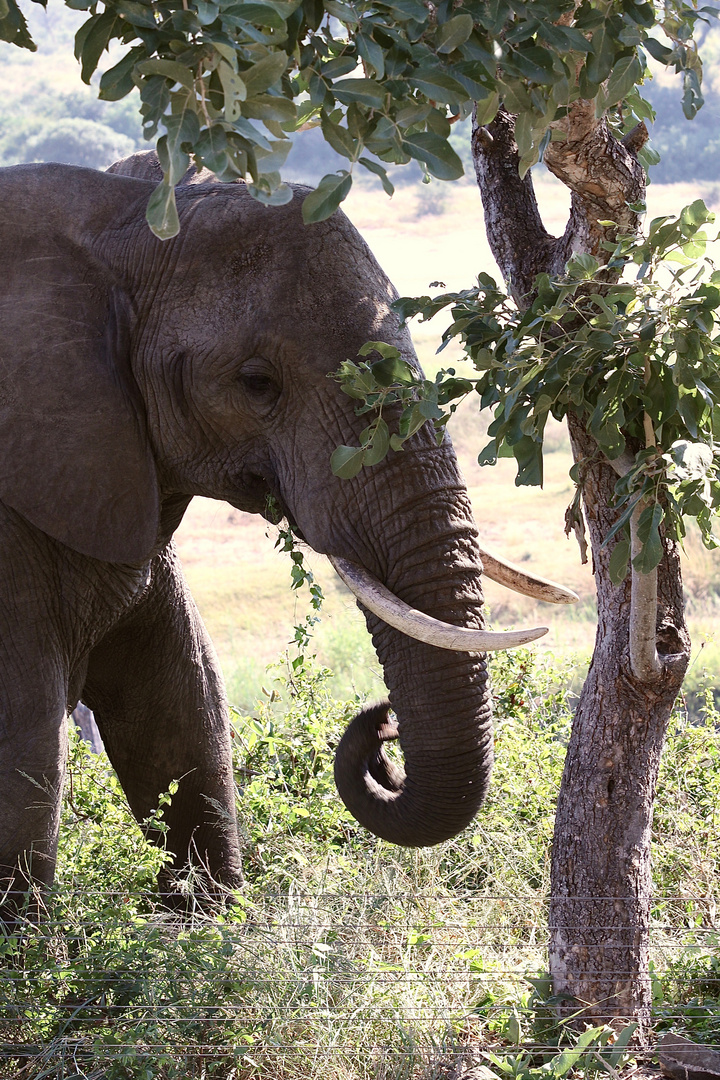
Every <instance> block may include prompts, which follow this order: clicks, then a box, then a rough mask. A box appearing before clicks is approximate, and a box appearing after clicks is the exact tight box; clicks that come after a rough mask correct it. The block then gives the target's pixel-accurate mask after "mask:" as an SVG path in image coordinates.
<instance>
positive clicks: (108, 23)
mask: <svg viewBox="0 0 720 1080" xmlns="http://www.w3.org/2000/svg"><path fill="white" fill-rule="evenodd" d="M118 21H119V20H118V18H117V16H116V15H115V13H114V12H111V11H103V12H102V14H100V15H93V16H91V18H89V19H88V20H87V22H84V23H83V24H82V26H81V27H80V29H79V30H78V32H77V34H76V35H75V56H76V58H77V59H78V60H80V61H81V63H82V68H81V72H80V78H81V79H82V81H83V82H84V83H87V84H88V85H89V84H90V76H91V75H92V74H93V72H94V71H95V69H96V68H97V66H98V62H99V60H100V57H101V56H102V54H103V51H104V50H105V49H106V48H107V46H108V43H109V41H110V38H111V37H112V36H113V31H114V30H115V24H116V23H117V22H118Z"/></svg>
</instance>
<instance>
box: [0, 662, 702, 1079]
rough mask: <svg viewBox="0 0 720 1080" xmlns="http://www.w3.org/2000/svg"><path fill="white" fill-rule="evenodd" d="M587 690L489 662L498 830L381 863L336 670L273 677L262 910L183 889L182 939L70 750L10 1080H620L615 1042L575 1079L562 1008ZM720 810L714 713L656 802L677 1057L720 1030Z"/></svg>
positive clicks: (255, 847)
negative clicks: (554, 951)
mask: <svg viewBox="0 0 720 1080" xmlns="http://www.w3.org/2000/svg"><path fill="white" fill-rule="evenodd" d="M568 674H569V671H568V667H567V666H564V667H561V668H558V667H557V666H554V665H552V664H550V663H549V662H548V659H547V658H546V657H544V656H541V655H538V654H537V653H532V652H530V651H528V650H521V651H519V652H516V653H514V654H512V655H508V656H505V657H499V658H497V659H496V660H495V661H494V662H493V678H494V682H495V687H496V695H497V699H498V706H499V713H500V715H501V716H502V717H503V719H502V721H501V722H500V723H499V724H498V730H497V736H496V756H497V765H496V773H495V781H494V785H493V787H492V791H491V795H490V797H489V800H488V804H487V806H486V807H485V808H484V810H483V811H482V812H481V813H480V815H479V816H478V818H477V819H476V820H475V822H474V823H473V824H472V826H470V827H469V828H468V829H467V830H466V831H465V833H463V834H462V835H461V836H459V837H457V838H456V839H455V840H453V841H450V842H448V843H446V844H442V845H439V846H438V847H436V848H432V849H420V850H414V851H413V850H403V849H399V848H394V847H392V846H390V845H387V844H385V843H384V842H383V841H380V840H377V839H375V838H374V837H371V836H370V835H369V834H367V833H366V832H365V831H364V830H362V829H361V828H360V827H359V826H358V825H357V824H356V822H354V820H353V819H352V818H351V817H350V816H349V814H347V812H346V811H345V810H344V808H343V807H342V805H341V803H340V802H339V800H338V799H337V796H336V794H335V791H334V784H333V779H332V754H333V749H334V746H335V745H336V743H337V740H338V738H339V735H340V732H341V731H342V730H343V728H344V726H345V724H346V723H347V720H348V718H349V716H350V715H351V714H352V712H353V710H354V709H355V708H356V707H357V703H356V702H355V701H349V702H338V701H337V700H336V699H335V698H334V697H333V696H332V695H331V694H330V693H329V678H330V676H329V673H328V672H326V671H322V670H321V669H318V668H317V667H311V666H308V665H304V666H300V667H299V668H297V669H293V667H292V666H285V665H280V666H279V667H276V668H275V669H274V670H271V671H270V672H269V673H267V675H266V681H267V684H268V686H267V689H268V690H269V691H270V694H269V695H266V696H265V700H264V703H262V704H261V703H258V704H257V705H256V707H255V708H254V709H253V711H252V713H249V714H247V713H238V714H237V715H236V717H235V733H236V735H235V740H234V745H235V750H236V779H237V788H238V811H239V820H240V832H241V837H242V845H243V868H244V875H245V880H244V883H243V886H242V889H241V890H240V892H239V893H238V894H237V895H235V896H234V897H232V898H231V900H232V902H231V903H230V906H229V907H227V908H223V909H222V910H218V909H215V910H210V911H209V912H208V911H205V910H203V908H202V906H200V902H201V901H202V895H201V892H200V891H199V889H198V888H197V886H193V884H192V882H190V881H188V882H186V884H185V888H186V891H187V894H188V897H189V898H192V897H195V899H196V900H197V901H198V907H197V908H196V909H195V910H194V912H192V913H191V915H190V916H189V917H188V918H187V919H185V920H184V921H179V920H178V919H177V917H176V916H173V915H171V914H169V913H167V912H165V911H164V910H163V909H162V908H161V907H160V906H159V905H158V904H157V901H156V898H155V896H154V891H153V889H154V887H153V879H154V876H155V874H156V872H157V870H158V869H159V867H160V866H161V864H162V862H163V854H162V852H161V851H158V850H157V849H155V848H153V847H151V846H150V845H149V844H147V843H146V842H145V840H144V839H143V836H142V833H141V831H140V829H138V827H137V826H136V825H135V824H134V822H133V821H132V819H131V817H130V815H129V812H128V810H127V806H126V804H125V801H124V798H123V797H122V794H121V792H120V789H119V787H118V784H117V781H116V780H115V778H114V776H113V774H112V772H111V770H110V769H109V766H108V763H107V761H106V759H105V758H104V757H102V756H101V757H93V756H92V755H90V754H88V753H87V751H86V749H85V748H84V747H83V745H82V744H80V743H78V742H77V741H76V740H75V739H73V741H72V748H71V761H70V773H71V777H72V781H71V783H70V784H69V785H68V788H67V791H66V798H65V803H64V808H63V824H62V832H61V849H60V856H59V866H58V876H57V883H56V886H55V888H54V890H53V892H52V894H51V896H50V897H49V898H48V901H47V918H46V920H45V921H44V922H43V923H41V924H40V925H32V924H27V925H25V926H24V927H22V928H20V929H19V930H18V932H16V933H15V934H10V935H8V936H7V938H6V939H5V941H4V942H2V941H0V953H2V955H3V961H2V962H3V978H2V980H1V981H0V1076H3V1077H18V1078H20V1077H22V1078H28V1080H40V1078H41V1077H42V1078H44V1077H52V1078H55V1080H61V1078H63V1080H69V1078H70V1077H73V1078H78V1080H79V1078H80V1077H88V1078H93V1080H100V1078H101V1077H102V1078H103V1080H150V1078H153V1080H155V1078H157V1080H166V1078H167V1080H175V1078H178V1080H179V1078H181V1077H182V1078H185V1077H198V1078H200V1077H207V1078H209V1077H219V1078H222V1080H260V1078H262V1080H274V1078H276V1077H277V1078H283V1080H321V1078H323V1080H324V1078H326V1077H327V1076H328V1075H332V1076H333V1077H334V1078H335V1077H336V1078H337V1080H398V1078H407V1080H441V1078H442V1080H454V1078H456V1077H457V1075H458V1070H459V1069H460V1067H461V1064H463V1063H464V1065H465V1066H468V1065H470V1064H475V1065H478V1064H482V1065H484V1066H485V1068H489V1070H490V1073H492V1075H490V1073H483V1076H484V1077H485V1080H493V1078H497V1080H504V1077H505V1076H510V1075H516V1076H518V1077H521V1078H523V1080H535V1078H536V1077H537V1080H542V1078H543V1077H547V1075H548V1072H549V1073H550V1074H551V1075H552V1076H554V1077H555V1078H556V1080H561V1078H562V1077H563V1076H565V1075H567V1074H569V1073H570V1071H571V1070H572V1072H573V1075H575V1076H578V1077H591V1076H594V1075H605V1073H606V1072H607V1069H606V1068H605V1066H603V1065H602V1063H601V1062H598V1060H597V1055H598V1054H604V1053H606V1052H607V1053H611V1052H613V1053H615V1054H616V1055H617V1060H616V1061H615V1059H614V1058H613V1059H612V1060H613V1061H615V1065H613V1067H615V1066H621V1065H622V1062H623V1061H624V1060H625V1058H626V1056H627V1055H626V1054H625V1053H624V1051H622V1047H621V1046H620V1045H617V1046H616V1047H615V1049H614V1050H613V1048H612V1046H611V1045H610V1044H609V1043H607V1040H608V1034H609V1033H608V1032H607V1031H605V1032H603V1031H598V1032H596V1033H594V1034H593V1035H592V1036H591V1037H590V1049H588V1050H587V1052H583V1051H582V1047H580V1048H579V1050H578V1052H577V1054H576V1058H577V1060H575V1059H573V1055H572V1054H571V1055H569V1057H566V1058H563V1059H562V1061H561V1060H560V1056H559V1055H560V1051H561V1050H562V1046H565V1048H566V1049H568V1048H569V1046H570V1045H571V1043H572V1040H571V1039H570V1040H569V1041H568V1039H569V1037H568V1035H567V1033H564V1032H563V1031H562V1030H561V1029H558V1028H557V1027H555V1026H553V1024H552V1023H550V1021H549V1014H548V1008H547V1006H546V1004H545V1002H546V1000H547V996H548V993H549V987H548V984H547V980H546V979H545V977H544V976H543V974H542V973H543V971H544V969H545V966H546V955H545V938H546V919H547V910H546V906H547V895H548V866H549V850H550V843H551V837H552V824H553V807H554V803H555V795H556V792H557V787H558V784H559V779H560V774H561V770H562V764H563V756H564V749H565V744H566V740H567V736H568V731H569V724H570V717H571V709H572V695H571V694H570V693H569V691H568V690H567V683H568ZM271 697H272V698H273V700H271ZM719 787H720V714H718V712H717V711H716V710H715V707H714V703H713V701H712V696H711V695H709V696H708V697H707V700H706V705H705V711H704V713H703V714H702V716H701V718H700V721H699V722H697V723H693V724H690V723H688V720H687V716H686V714H685V713H684V712H683V711H682V709H679V710H678V711H677V712H676V715H675V717H674V721H673V726H672V731H671V737H670V739H669V743H668V752H667V755H666V758H665V763H664V765H663V771H662V775H661V780H660V784H659V789H658V802H657V811H656V818H655V827H654V833H653V847H654V860H655V865H656V868H657V871H656V872H657V896H656V899H655V902H654V905H653V912H652V920H653V921H652V954H653V963H654V979H655V990H656V997H657V1001H656V1010H655V1012H656V1025H657V1030H658V1032H662V1031H663V1030H665V1029H667V1028H670V1027H672V1029H673V1030H680V1031H684V1032H686V1033H687V1034H689V1035H690V1036H691V1037H693V1038H707V1039H713V1038H716V1037H717V1033H718V1029H719V1028H720V1020H719V1019H718V1018H719V1017H720V1000H719V999H720V993H719V992H718V964H717V960H716V957H715V951H714V950H715V944H716V941H715V938H716V931H715V929H714V912H715V907H716V905H717V901H718V893H717V881H718V871H719V870H720V865H718V863H719V861H720V814H718V812H717V809H716V808H717V806H718V802H719V800H718V796H719V795H720V791H719V790H718V789H719ZM158 820H161V817H160V818H159V819H158ZM191 907H192V905H191ZM559 1044H561V1045H559ZM3 1055H4V1056H3ZM571 1059H572V1060H571ZM609 1063H612V1062H609Z"/></svg>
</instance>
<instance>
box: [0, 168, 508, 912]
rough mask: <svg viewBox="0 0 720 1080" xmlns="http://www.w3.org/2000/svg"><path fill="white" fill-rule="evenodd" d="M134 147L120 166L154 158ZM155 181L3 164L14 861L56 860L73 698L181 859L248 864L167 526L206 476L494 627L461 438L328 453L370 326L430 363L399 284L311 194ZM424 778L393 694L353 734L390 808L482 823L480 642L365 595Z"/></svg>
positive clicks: (413, 831)
mask: <svg viewBox="0 0 720 1080" xmlns="http://www.w3.org/2000/svg"><path fill="white" fill-rule="evenodd" d="M153 161H154V159H152V160H151V159H148V157H147V156H145V155H141V156H140V157H139V158H137V159H130V160H129V161H128V162H127V163H121V165H120V166H119V168H122V169H125V170H126V171H129V172H133V171H134V172H136V173H138V172H139V173H140V174H141V175H143V174H144V175H146V176H147V175H150V176H152V170H153V168H156V165H155V164H153ZM152 187H153V184H152V183H151V181H150V180H149V179H138V178H137V177H129V176H126V175H107V174H102V173H97V172H93V171H90V170H85V169H81V168H75V167H72V166H61V165H27V166H17V167H14V168H10V169H4V170H0V189H1V195H2V198H1V200H0V205H1V206H2V224H1V226H0V229H1V231H2V236H1V243H2V250H3V251H4V252H5V253H6V261H5V265H4V280H3V286H2V287H3V290H4V292H3V304H2V308H1V309H0V310H1V312H2V315H1V319H2V326H1V332H0V359H1V364H0V436H1V438H0V446H1V447H2V453H1V455H0V498H1V499H2V501H1V502H0V550H1V554H0V558H1V559H2V573H0V627H1V629H2V635H1V636H2V658H1V660H0V700H1V702H2V734H1V738H0V877H2V879H3V880H4V881H5V884H6V886H8V885H9V884H10V885H12V888H13V889H14V890H15V893H13V894H12V895H10V896H9V897H8V898H7V899H8V904H10V903H11V902H12V900H13V896H14V895H16V894H17V893H18V892H19V891H21V890H22V889H24V888H25V887H26V885H27V881H28V879H32V880H34V881H35V882H38V883H40V884H42V883H49V882H50V881H51V880H52V876H53V871H54V862H55V851H56V845H57V833H58V814H59V809H58V806H59V797H60V793H61V789H62V783H63V772H64V763H65V755H66V721H65V717H66V713H67V711H68V709H72V708H73V706H74V705H75V704H76V702H77V701H78V699H79V698H81V697H82V700H83V701H84V702H86V704H87V705H88V706H90V708H92V709H93V711H94V713H95V716H96V719H97V723H98V726H99V729H100V732H101V735H102V738H103V741H104V743H105V747H106V749H107V752H108V754H109V756H110V759H111V761H112V763H113V765H114V766H115V768H116V770H117V772H118V775H119V778H120V781H121V783H122V785H123V788H124V790H125V792H126V794H127V797H128V800H129V803H130V806H131V807H132V810H133V813H134V814H135V815H136V817H137V818H138V819H139V820H142V819H143V818H145V817H146V816H147V815H148V814H150V812H151V811H152V810H153V809H154V808H155V806H156V802H157V797H158V794H159V793H160V792H162V791H165V790H166V789H167V788H168V785H169V783H170V781H171V780H173V779H177V778H182V779H181V781H180V786H179V790H178V793H177V795H176V796H175V797H174V799H173V801H172V805H171V807H170V808H169V809H168V810H167V811H166V820H167V822H168V825H169V832H168V835H167V844H168V848H169V850H170V851H171V852H172V853H173V857H174V866H175V867H176V868H180V867H182V866H184V865H185V864H187V863H188V862H190V863H195V864H197V865H199V866H201V867H202V868H204V869H205V871H206V872H207V873H208V874H209V875H210V876H211V878H213V879H215V880H216V881H217V882H219V883H221V884H222V885H228V886H233V885H235V884H236V883H237V882H238V881H239V879H240V857H239V850H238V842H237V835H236V827H235V810H234V799H233V782H232V773H231V755H230V738H229V726H228V711H227V703H226V698H225V693H224V690H223V684H222V678H221V675H220V671H219V667H218V663H217V659H216V656H215V653H214V651H213V648H212V644H211V642H210V641H209V639H208V636H207V633H206V631H205V628H204V626H203V624H202V621H201V619H200V617H199V615H198V612H197V610H196V608H195V605H194V603H193V600H192V598H191V596H190V594H189V592H188V589H187V586H186V584H185V581H184V578H183V575H182V570H181V568H180V565H179V563H178V560H177V557H176V555H175V551H174V548H173V544H172V539H171V538H172V534H173V532H174V530H175V529H176V528H177V526H178V524H179V522H180V520H181V519H182V516H183V513H184V511H185V509H186V507H187V505H188V503H189V501H190V499H191V498H192V496H193V495H204V496H209V497H210V498H214V499H224V500H227V501H228V502H229V503H231V504H232V505H233V506H235V507H238V508H239V509H241V510H246V511H250V512H253V513H261V514H262V513H263V512H264V511H266V500H267V496H268V495H270V494H272V495H273V496H274V497H275V499H276V500H277V501H278V503H279V504H280V506H281V507H282V508H283V510H284V511H285V512H286V513H287V514H288V516H289V518H290V519H291V520H292V521H293V522H294V523H295V525H296V527H297V528H298V529H299V530H300V532H301V534H302V535H303V537H304V538H305V539H306V541H307V543H308V544H309V545H310V546H311V547H313V548H314V549H315V550H316V551H318V552H323V553H329V554H334V555H338V556H341V557H343V558H346V559H351V560H354V561H355V562H358V563H360V564H362V565H364V566H365V567H366V568H367V569H368V570H369V571H370V572H371V573H372V574H374V575H375V576H376V577H377V578H379V580H380V581H382V582H384V583H385V584H386V585H387V586H388V587H389V588H390V589H392V590H393V591H394V592H395V593H396V594H397V595H398V596H399V597H400V598H401V599H403V600H404V601H406V602H407V603H409V604H412V605H413V606H416V607H418V608H420V609H421V610H423V611H426V612H428V613H429V614H431V615H434V616H436V617H438V618H440V619H444V620H446V621H447V622H451V623H455V624H462V625H467V626H474V627H479V626H481V625H482V613H481V606H482V591H481V582H480V570H481V566H480V559H479V556H478V551H477V541H476V532H475V528H474V525H473V522H472V518H471V513H470V507H469V502H468V497H467V493H466V490H465V487H464V485H463V483H462V480H461V478H460V476H459V474H458V468H457V463H456V460H455V456H454V454H453V451H452V448H451V446H450V445H449V442H447V441H446V442H445V444H444V445H443V446H442V447H441V448H439V449H438V448H437V446H436V444H435V440H434V437H433V435H432V433H431V432H430V431H427V430H424V431H421V432H420V433H419V434H418V435H417V436H416V437H415V438H414V439H413V440H412V442H411V443H410V444H408V446H407V448H406V449H405V451H404V452H403V453H400V454H391V455H390V456H389V457H388V458H387V459H386V460H385V461H384V462H382V463H381V464H380V465H378V466H375V467H374V468H371V469H366V470H363V471H362V472H361V474H360V475H359V476H358V477H357V478H355V479H354V480H351V481H342V480H339V479H337V478H336V477H334V476H333V475H332V473H331V471H330V468H329V458H330V454H331V452H332V450H333V449H334V448H335V447H336V446H337V445H339V444H343V443H345V444H348V443H349V444H352V443H356V442H357V439H358V435H359V432H360V430H361V429H362V428H363V427H364V426H365V420H364V419H363V418H359V417H357V416H355V413H354V408H353V402H352V401H351V399H350V398H348V397H347V396H346V395H344V394H343V393H342V392H341V391H340V389H339V387H338V384H337V383H336V382H335V381H333V380H331V379H329V378H328V377H327V376H328V372H332V371H334V370H335V369H336V368H337V367H338V365H339V364H340V362H341V361H343V360H345V359H346V358H348V357H355V356H356V355H357V351H358V349H359V347H360V346H361V345H362V344H363V343H364V342H366V341H368V340H376V339H383V340H385V341H388V342H392V343H395V344H396V345H397V346H398V347H399V348H400V349H401V351H402V354H403V356H405V358H406V359H408V360H409V361H411V362H413V363H415V362H416V361H415V359H414V355H413V353H412V346H411V343H410V340H409V337H408V334H407V332H406V331H405V330H401V329H400V327H399V325H398V321H397V318H396V317H395V315H394V314H393V313H392V312H391V311H390V308H389V305H390V303H391V301H392V299H393V298H394V296H395V294H394V292H393V290H392V287H391V285H390V284H389V282H388V281H387V279H386V277H385V276H384V275H383V273H382V271H381V270H380V268H379V267H378V265H377V263H376V262H375V260H374V259H373V257H372V255H371V254H370V252H369V250H368V248H367V246H366V245H365V243H364V242H363V240H362V239H361V237H360V236H359V235H358V233H357V231H356V230H355V229H354V228H353V226H352V225H351V224H350V223H349V222H348V220H347V219H346V218H345V217H344V216H343V215H342V214H340V213H338V214H335V215H334V217H333V218H332V219H331V220H329V221H326V222H323V223H322V224H318V225H313V226H310V227H307V228H306V227H304V226H303V224H302V221H301V216H300V208H301V201H302V192H299V193H298V195H296V198H295V199H294V200H293V201H292V202H291V203H290V204H289V205H288V206H284V207H279V208H266V207H262V206H260V205H259V204H258V203H257V202H255V201H253V200H252V199H251V198H250V197H249V196H248V195H247V193H246V191H245V190H244V187H243V185H241V184H231V185H220V184H215V183H202V184H196V185H195V186H192V185H188V186H185V187H184V188H183V189H182V190H180V191H179V193H178V206H179V211H180V217H181V223H182V228H181V232H180V235H179V236H178V237H177V238H176V239H174V240H171V241H167V242H165V243H161V242H160V241H159V240H157V239H156V238H154V237H153V236H152V235H151V233H150V231H149V230H148V228H147V225H146V223H145V219H144V213H145V207H146V204H147V200H148V196H149V194H150V192H151V191H152ZM367 622H368V626H369V629H370V631H371V633H372V636H373V641H374V644H375V648H376V650H377V653H378V656H379V658H380V661H381V663H382V665H383V668H384V672H385V680H386V683H387V686H388V687H389V690H390V701H391V703H392V707H393V709H394V710H395V712H396V713H397V716H398V721H399V733H400V741H401V745H402V748H403V751H404V755H405V765H406V772H407V776H406V777H405V778H403V777H402V776H401V775H400V774H399V773H398V772H397V771H396V770H393V769H392V768H391V767H390V766H389V765H388V764H387V761H386V759H385V756H384V754H383V752H382V740H383V739H384V738H387V737H392V736H393V734H394V728H393V725H391V724H389V723H388V722H387V706H380V707H376V708H375V709H371V710H367V711H366V712H365V713H362V714H361V715H360V717H359V718H357V719H356V721H354V722H353V724H352V725H351V727H350V729H349V731H348V734H347V735H346V737H345V738H344V739H343V742H342V743H341V747H340V752H339V755H338V765H337V777H338V784H339V787H340V790H341V793H342V795H343V798H344V799H345V801H346V802H347V804H348V805H349V806H350V808H351V810H352V811H353V812H354V813H355V815H356V816H357V817H358V818H359V820H361V821H362V822H363V824H365V825H366V826H367V827H368V828H370V829H371V830H372V831H374V832H375V833H377V834H378V835H379V836H383V837H385V838H387V839H389V840H392V841H394V842H396V843H400V844H407V845H426V844H433V843H436V842H438V841H440V840H443V839H445V838H447V837H450V836H453V835H454V834H456V833H457V832H458V831H459V830H461V829H462V828H463V827H464V826H465V825H467V823H468V822H469V821H470V820H471V818H472V817H473V815H474V814H475V812H476V810H477V808H478V806H479V805H480V803H481V801H482V799H483V797H484V794H485V791H486V787H487V782H488V779H489V771H490V765H491V756H492V750H491V745H492V743H491V732H490V708H489V694H488V684H487V677H486V668H485V661H484V658H483V657H481V656H478V655H468V654H461V653H450V652H446V651H444V650H440V649H436V648H433V647H431V646H427V645H422V644H419V643H417V642H414V641H412V640H410V639H409V638H407V637H405V636H404V635H403V634H401V633H399V632H397V631H395V630H392V629H390V628H389V627H387V626H386V625H385V624H383V623H381V622H379V621H378V619H377V618H375V617H374V616H371V615H368V616H367Z"/></svg>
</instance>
